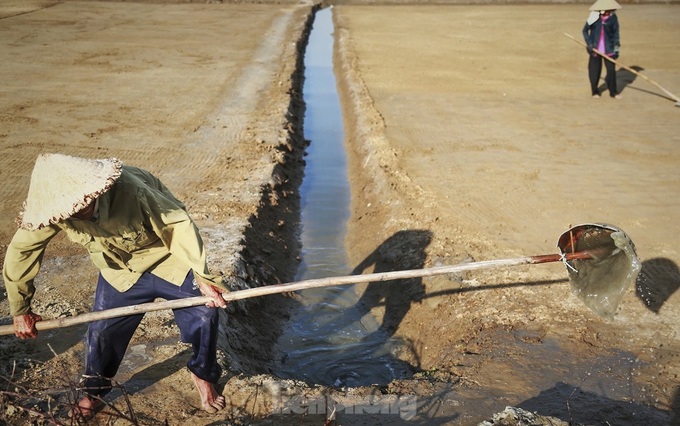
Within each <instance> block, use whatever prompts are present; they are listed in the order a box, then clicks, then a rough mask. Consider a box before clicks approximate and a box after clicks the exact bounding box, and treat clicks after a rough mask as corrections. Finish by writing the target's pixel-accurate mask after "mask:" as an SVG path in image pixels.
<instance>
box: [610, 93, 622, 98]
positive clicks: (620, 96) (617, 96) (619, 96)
mask: <svg viewBox="0 0 680 426" xmlns="http://www.w3.org/2000/svg"><path fill="white" fill-rule="evenodd" d="M612 98H614V99H623V95H620V94H619V95H614V96H612Z"/></svg>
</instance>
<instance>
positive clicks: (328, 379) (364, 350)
mask: <svg viewBox="0 0 680 426" xmlns="http://www.w3.org/2000/svg"><path fill="white" fill-rule="evenodd" d="M303 93H304V100H305V104H306V113H305V120H304V123H305V138H306V139H308V140H309V141H310V145H309V148H308V151H307V157H306V162H307V164H306V168H305V177H304V181H303V183H302V186H301V188H300V192H301V197H302V203H301V222H302V233H301V241H302V262H301V265H300V269H299V271H298V275H297V277H296V279H297V280H302V279H312V278H323V277H330V276H341V275H348V274H349V271H350V269H351V268H350V267H349V266H348V260H347V255H346V252H345V248H344V239H345V232H346V223H347V220H348V218H349V202H350V189H349V182H348V179H347V158H346V154H345V148H344V131H343V122H342V111H341V107H340V100H339V97H338V93H337V86H336V80H335V75H334V73H333V21H332V11H331V9H328V8H327V9H323V10H320V11H319V12H317V14H316V17H315V20H314V25H313V28H312V32H311V34H310V38H309V44H308V46H307V49H306V53H305V83H304V88H303ZM301 300H302V302H303V303H302V306H301V308H300V309H299V310H298V311H297V312H294V313H293V315H292V317H291V320H290V323H289V324H288V325H287V327H286V330H285V332H284V334H283V335H282V336H281V338H280V339H279V341H278V348H279V350H280V351H281V353H283V354H284V356H283V358H282V359H281V362H280V365H279V366H278V367H277V368H278V370H277V371H276V372H275V374H276V375H277V376H279V377H283V378H289V379H298V380H303V381H306V382H308V383H316V384H323V385H327V386H336V387H338V386H361V385H369V384H386V383H389V382H390V381H391V380H392V379H394V378H397V377H403V376H405V375H408V374H409V373H410V368H409V367H408V365H407V364H405V363H404V362H402V361H400V360H398V359H397V358H396V357H394V356H393V355H392V351H394V350H398V349H399V346H400V345H399V342H398V341H395V340H390V339H385V338H382V339H376V338H374V337H375V335H376V333H374V332H375V331H376V330H377V329H378V328H379V324H377V321H376V320H375V318H373V316H371V315H370V314H367V315H362V314H361V313H359V311H358V310H357V309H354V307H355V304H356V302H357V300H358V297H357V294H356V292H355V289H354V286H337V287H330V288H323V289H312V290H306V291H304V292H301Z"/></svg>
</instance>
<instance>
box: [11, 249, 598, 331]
mask: <svg viewBox="0 0 680 426" xmlns="http://www.w3.org/2000/svg"><path fill="white" fill-rule="evenodd" d="M590 258H592V255H591V254H590V253H589V252H586V251H583V252H576V253H567V254H565V255H564V256H562V255H560V254H547V255H538V256H525V257H518V258H514V259H498V260H486V261H479V262H470V263H463V264H460V265H453V266H437V267H432V268H424V269H410V270H405V271H392V272H378V273H373V274H363V275H348V276H343V277H329V278H317V279H311V280H304V281H297V282H292V283H287V284H274V285H268V286H263V287H256V288H249V289H247V290H239V291H232V292H229V293H224V294H223V296H222V297H223V298H224V300H226V301H227V302H231V301H234V300H241V299H250V298H253V297H260V296H268V295H272V294H279V293H290V292H293V291H300V290H307V289H311V288H320V287H332V286H338V285H347V284H359V283H367V282H382V281H392V280H399V279H408V278H420V277H430V276H435V275H444V274H453V273H457V272H463V271H472V270H478V269H484V268H491V267H501V266H515V265H526V264H538V263H548V262H557V261H560V260H576V259H590ZM210 300H211V299H210V297H207V296H197V297H189V298H185V299H178V300H169V301H164V302H151V303H142V304H139V305H132V306H124V307H121V308H115V309H106V310H103V311H96V312H89V313H86V314H81V315H76V316H72V317H65V318H58V319H52V320H45V321H39V322H38V323H37V324H36V329H38V330H39V331H40V330H52V329H55V328H63V327H70V326H73V325H77V324H84V323H88V322H92V321H97V320H103V319H109V318H117V317H123V316H128V315H135V314H142V313H145V312H153V311H160V310H165V309H181V308H188V307H190V306H198V305H203V304H206V303H208V302H209V301H210ZM8 334H14V327H13V326H12V325H3V326H0V336H4V335H8Z"/></svg>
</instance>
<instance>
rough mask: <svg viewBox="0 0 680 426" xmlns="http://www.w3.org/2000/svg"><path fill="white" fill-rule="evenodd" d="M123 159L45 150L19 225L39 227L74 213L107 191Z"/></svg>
mask: <svg viewBox="0 0 680 426" xmlns="http://www.w3.org/2000/svg"><path fill="white" fill-rule="evenodd" d="M122 166H123V163H121V162H120V160H118V159H116V158H109V159H104V160H90V159H86V158H78V157H71V156H68V155H63V154H41V155H39V156H38V158H37V159H36V160H35V166H34V167H33V173H32V175H31V183H30V185H29V188H28V196H27V197H26V201H24V205H23V207H24V211H23V212H21V213H19V218H18V223H19V227H21V228H23V229H27V230H36V229H40V228H43V227H45V226H47V225H48V224H54V223H57V222H59V221H60V220H63V219H66V218H69V217H71V216H72V215H73V214H74V213H77V212H78V211H80V210H82V209H83V208H85V207H87V206H88V205H89V204H90V203H91V202H92V200H94V199H95V198H97V197H98V196H99V195H101V194H103V193H104V192H106V191H107V190H108V189H109V188H111V186H112V185H113V183H114V182H115V181H116V180H117V179H118V177H119V176H120V173H121V168H122Z"/></svg>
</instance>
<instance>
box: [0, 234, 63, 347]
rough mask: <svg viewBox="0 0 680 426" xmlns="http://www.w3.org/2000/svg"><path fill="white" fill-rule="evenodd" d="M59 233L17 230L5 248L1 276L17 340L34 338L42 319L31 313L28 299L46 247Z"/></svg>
mask: <svg viewBox="0 0 680 426" xmlns="http://www.w3.org/2000/svg"><path fill="white" fill-rule="evenodd" d="M58 232H59V228H57V227H56V226H46V227H44V228H42V229H39V230H37V231H26V230H24V229H19V230H17V232H16V233H15V234H14V237H13V238H12V241H11V242H10V243H9V246H8V247H7V254H6V255H5V263H4V266H3V269H2V277H3V279H4V281H5V288H6V289H7V299H8V300H9V311H10V314H11V315H12V316H13V317H14V330H15V334H16V336H17V337H19V338H22V339H26V338H29V337H35V336H37V331H36V329H35V323H36V322H37V321H41V320H42V317H40V315H36V314H34V313H32V312H31V300H32V299H33V295H34V294H35V286H34V285H33V280H34V279H35V277H36V275H38V271H39V270H40V265H41V263H42V259H43V256H44V254H45V248H46V247H47V244H48V243H49V242H50V240H51V239H52V238H53V237H54V236H55V235H56V234H57V233H58Z"/></svg>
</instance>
